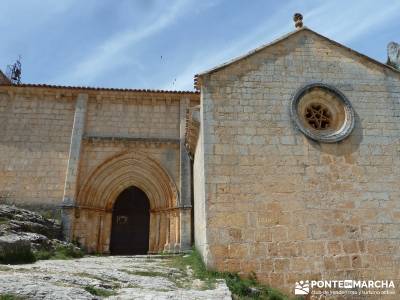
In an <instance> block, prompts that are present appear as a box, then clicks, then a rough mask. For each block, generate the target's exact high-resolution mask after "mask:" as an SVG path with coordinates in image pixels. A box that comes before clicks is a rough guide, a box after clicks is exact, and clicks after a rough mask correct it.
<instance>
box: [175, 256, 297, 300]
mask: <svg viewBox="0 0 400 300" xmlns="http://www.w3.org/2000/svg"><path fill="white" fill-rule="evenodd" d="M172 266H173V267H176V268H178V269H180V270H182V271H185V272H186V269H187V266H190V268H191V269H192V270H193V274H194V277H195V278H198V279H200V280H202V281H204V282H205V283H206V284H207V286H208V287H212V286H213V285H215V283H216V281H217V279H224V280H225V282H226V284H227V286H228V287H229V290H230V291H231V292H232V294H233V297H234V299H242V300H250V299H265V300H289V299H290V298H289V297H288V296H286V295H284V294H283V293H281V292H280V291H278V290H276V289H273V288H271V287H269V286H266V285H262V284H260V283H259V282H258V281H257V278H256V276H255V274H254V273H252V274H250V275H249V277H248V278H241V277H240V276H239V275H238V274H237V273H229V272H216V271H209V270H207V268H206V267H205V265H204V263H203V260H202V258H201V256H200V253H199V252H198V251H196V250H193V251H192V252H191V253H190V254H187V255H184V256H177V257H175V258H173V260H172Z"/></svg>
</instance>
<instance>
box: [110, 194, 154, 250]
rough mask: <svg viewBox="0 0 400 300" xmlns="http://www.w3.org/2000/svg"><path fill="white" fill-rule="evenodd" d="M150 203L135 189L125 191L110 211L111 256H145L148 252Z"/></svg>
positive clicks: (145, 196)
mask: <svg viewBox="0 0 400 300" xmlns="http://www.w3.org/2000/svg"><path fill="white" fill-rule="evenodd" d="M149 232H150V203H149V199H148V198H147V195H146V194H145V193H144V192H143V191H142V190H141V189H139V188H137V187H129V188H127V189H125V190H124V191H123V192H122V193H121V194H119V196H118V197H117V200H116V201H115V203H114V207H113V210H112V228H111V241H110V252H111V254H120V255H132V254H147V253H148V251H149Z"/></svg>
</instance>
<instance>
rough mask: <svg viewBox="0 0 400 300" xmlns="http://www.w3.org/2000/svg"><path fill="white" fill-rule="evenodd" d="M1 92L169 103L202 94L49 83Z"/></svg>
mask: <svg viewBox="0 0 400 300" xmlns="http://www.w3.org/2000/svg"><path fill="white" fill-rule="evenodd" d="M0 93H6V94H8V95H10V96H14V95H23V96H25V97H43V98H45V97H54V98H55V99H65V100H72V99H75V98H76V97H77V96H78V95H79V94H87V95H88V96H89V100H97V101H101V100H112V101H118V100H127V101H130V100H133V101H134V100H149V101H152V102H153V104H156V102H157V101H163V100H164V101H166V102H167V104H169V103H171V102H174V101H180V99H181V98H182V97H188V98H189V99H190V101H191V102H193V103H199V102H200V95H199V93H197V92H183V91H182V92H181V91H161V90H139V89H138V90H134V89H106V88H87V87H63V86H48V85H29V84H22V85H0Z"/></svg>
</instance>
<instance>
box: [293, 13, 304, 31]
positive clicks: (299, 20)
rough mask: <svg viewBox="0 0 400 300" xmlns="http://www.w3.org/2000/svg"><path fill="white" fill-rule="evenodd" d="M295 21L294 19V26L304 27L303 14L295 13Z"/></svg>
mask: <svg viewBox="0 0 400 300" xmlns="http://www.w3.org/2000/svg"><path fill="white" fill-rule="evenodd" d="M293 21H294V26H295V27H296V28H297V29H300V28H302V27H303V15H302V14H300V13H295V14H294V16H293Z"/></svg>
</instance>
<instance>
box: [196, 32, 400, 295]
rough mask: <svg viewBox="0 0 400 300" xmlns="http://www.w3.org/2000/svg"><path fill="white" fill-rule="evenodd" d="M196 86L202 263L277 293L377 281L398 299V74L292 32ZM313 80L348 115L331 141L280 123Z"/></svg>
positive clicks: (308, 35)
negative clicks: (338, 99)
mask: <svg viewBox="0 0 400 300" xmlns="http://www.w3.org/2000/svg"><path fill="white" fill-rule="evenodd" d="M199 81H200V83H201V93H202V95H201V97H202V102H201V110H200V112H201V118H200V119H201V122H202V124H201V128H200V137H199V142H198V145H197V149H196V154H195V162H194V191H195V193H194V197H195V232H196V235H195V238H196V245H197V248H198V249H199V250H200V251H201V252H202V255H203V257H204V258H205V260H206V262H207V265H208V266H210V267H212V268H217V269H218V270H221V271H222V270H223V271H237V272H240V273H241V274H242V275H244V276H246V275H247V274H248V273H249V272H251V271H254V272H255V273H256V274H257V277H258V278H259V279H260V280H261V281H263V282H264V283H267V284H271V285H272V286H276V287H278V288H281V289H284V290H285V291H287V292H288V293H293V291H294V290H293V288H294V283H295V281H296V280H297V281H298V280H306V279H314V278H319V279H332V278H343V277H344V276H347V277H346V278H351V279H357V278H358V279H360V278H368V279H371V280H373V279H380V278H385V279H386V278H387V279H391V280H394V281H395V284H396V287H397V290H396V293H397V295H396V297H397V298H398V294H399V292H400V274H399V272H398V270H399V266H400V259H399V254H400V239H399V237H400V234H399V232H400V214H399V213H398V211H399V208H400V201H399V199H400V193H399V182H400V159H399V149H400V148H399V141H400V131H399V128H400V127H399V124H400V118H399V116H400V102H399V101H398V95H399V92H400V73H398V72H396V71H394V70H392V69H391V68H388V67H387V66H385V65H383V64H376V63H373V62H372V61H371V60H369V59H367V58H365V57H362V56H359V55H357V54H356V53H354V52H352V51H349V50H348V49H346V48H344V47H340V46H338V45H337V44H335V43H332V42H331V41H329V40H328V39H326V38H324V37H321V36H319V35H318V34H315V33H313V32H312V31H310V30H308V29H307V28H302V29H299V30H298V31H296V33H294V34H292V35H290V36H287V37H285V38H284V39H282V40H280V41H279V42H277V43H274V44H272V45H269V46H267V47H266V48H263V49H260V50H259V51H256V52H254V53H252V54H251V55H250V56H247V57H245V58H243V59H239V60H237V61H235V62H234V63H233V64H230V65H225V66H223V67H221V68H220V69H215V70H213V71H211V72H209V73H206V74H204V75H199ZM316 82H318V83H323V84H328V85H330V86H334V87H336V88H337V89H339V90H340V91H341V92H342V93H344V94H345V96H346V98H347V99H348V100H349V101H350V102H351V104H352V106H353V109H354V112H355V124H354V130H353V131H352V132H351V134H350V135H349V136H348V137H347V138H346V139H344V140H343V141H341V142H339V143H334V144H327V143H323V142H314V141H312V140H310V139H308V138H307V137H306V136H305V135H304V134H303V133H302V132H300V131H299V130H298V129H296V127H295V126H294V124H293V121H292V120H291V118H290V113H289V111H290V110H289V107H290V101H291V99H292V98H293V95H295V94H296V92H298V91H299V90H300V89H301V88H302V87H303V86H305V85H307V84H310V83H316ZM333 116H334V117H339V116H340V114H338V113H337V112H335V114H334V115H333ZM378 244H380V245H387V247H390V248H392V251H390V254H389V253H384V251H386V249H383V248H385V247H384V246H379V247H378V246H377V245H378ZM378 249H379V250H378ZM388 298H389V297H388ZM397 298H395V299H397Z"/></svg>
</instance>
